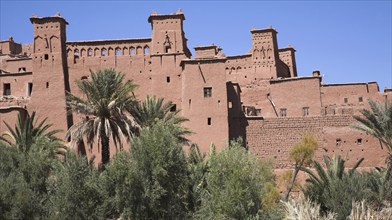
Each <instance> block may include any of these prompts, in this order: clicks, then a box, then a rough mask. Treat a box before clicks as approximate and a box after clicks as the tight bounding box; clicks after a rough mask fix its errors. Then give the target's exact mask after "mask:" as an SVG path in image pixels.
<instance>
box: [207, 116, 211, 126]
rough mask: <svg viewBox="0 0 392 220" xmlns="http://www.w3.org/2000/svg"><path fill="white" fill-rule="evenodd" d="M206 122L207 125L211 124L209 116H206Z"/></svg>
mask: <svg viewBox="0 0 392 220" xmlns="http://www.w3.org/2000/svg"><path fill="white" fill-rule="evenodd" d="M207 124H208V125H211V118H210V117H209V118H207Z"/></svg>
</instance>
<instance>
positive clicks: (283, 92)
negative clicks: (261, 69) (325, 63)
mask: <svg viewBox="0 0 392 220" xmlns="http://www.w3.org/2000/svg"><path fill="white" fill-rule="evenodd" d="M270 82H271V85H270V98H271V100H272V101H273V103H274V104H275V109H276V111H277V113H278V116H279V117H282V115H281V109H286V114H285V116H283V117H302V116H306V117H307V116H318V115H320V112H321V111H320V109H321V100H320V78H319V77H302V78H292V79H286V80H279V79H278V80H271V81H270ZM304 108H308V110H307V114H304V113H305V112H304V111H306V110H304ZM262 112H263V110H262ZM263 116H267V117H273V115H271V113H269V114H267V115H264V114H263ZM275 116H276V114H275Z"/></svg>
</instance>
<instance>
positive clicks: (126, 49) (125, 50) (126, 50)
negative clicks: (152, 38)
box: [123, 47, 128, 56]
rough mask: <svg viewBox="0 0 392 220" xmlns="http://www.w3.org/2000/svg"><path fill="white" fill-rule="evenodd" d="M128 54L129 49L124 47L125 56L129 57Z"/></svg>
mask: <svg viewBox="0 0 392 220" xmlns="http://www.w3.org/2000/svg"><path fill="white" fill-rule="evenodd" d="M127 52H128V48H126V47H124V48H123V55H124V56H125V55H127Z"/></svg>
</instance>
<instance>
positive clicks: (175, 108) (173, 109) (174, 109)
mask: <svg viewBox="0 0 392 220" xmlns="http://www.w3.org/2000/svg"><path fill="white" fill-rule="evenodd" d="M170 111H171V112H175V111H177V105H176V104H173V105H172V107H171V108H170Z"/></svg>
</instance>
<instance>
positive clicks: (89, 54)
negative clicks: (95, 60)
mask: <svg viewBox="0 0 392 220" xmlns="http://www.w3.org/2000/svg"><path fill="white" fill-rule="evenodd" d="M92 55H93V49H91V48H90V49H88V51H87V56H89V57H91V56H92Z"/></svg>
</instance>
